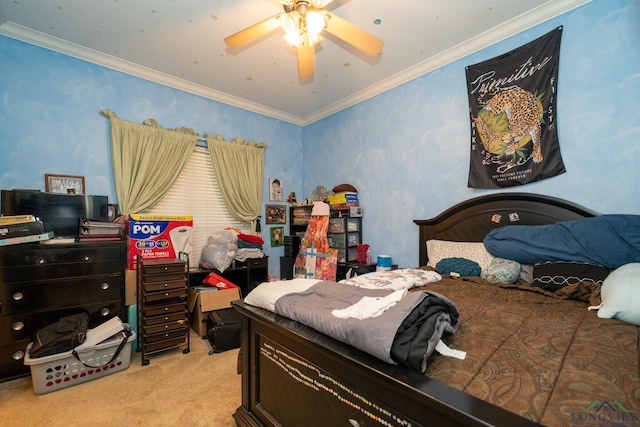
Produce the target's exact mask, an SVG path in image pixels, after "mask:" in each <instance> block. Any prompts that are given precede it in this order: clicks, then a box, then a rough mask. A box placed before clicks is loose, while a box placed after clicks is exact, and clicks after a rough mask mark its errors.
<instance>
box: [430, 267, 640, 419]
mask: <svg viewBox="0 0 640 427" xmlns="http://www.w3.org/2000/svg"><path fill="white" fill-rule="evenodd" d="M581 285H582V284H578V285H575V286H574V288H572V289H570V290H568V291H567V290H565V291H564V293H563V294H558V295H554V294H551V293H549V292H547V293H546V294H545V293H541V292H532V291H531V290H523V289H518V286H516V285H511V286H509V285H505V287H500V286H496V285H490V284H488V283H486V282H484V281H482V280H481V279H480V278H478V277H473V278H460V279H455V278H450V277H448V276H444V277H443V280H442V281H441V282H438V283H431V284H429V285H427V286H425V287H422V288H418V289H428V290H430V291H433V292H437V293H440V294H442V295H444V296H446V297H448V298H449V299H450V300H451V301H453V303H454V304H456V306H457V307H458V309H459V311H460V326H459V329H458V331H457V332H456V333H455V334H454V335H452V336H451V337H450V339H448V340H447V343H448V344H450V345H451V346H452V347H454V348H456V349H459V350H462V351H466V352H467V357H466V359H464V360H459V359H453V358H449V357H439V356H437V355H436V356H433V357H432V358H431V360H430V361H429V363H428V367H427V371H426V375H427V376H428V377H430V378H434V379H436V380H439V381H441V382H444V383H446V384H448V385H450V386H452V387H454V388H456V389H459V390H462V391H464V392H466V393H468V394H471V395H473V396H476V397H478V398H480V399H482V400H485V401H488V402H490V403H493V404H495V405H498V406H500V407H502V408H504V409H506V410H508V411H511V412H514V413H516V414H518V415H521V416H523V417H526V418H528V419H531V420H533V421H536V422H539V423H542V424H544V425H548V426H563V425H566V426H570V425H604V424H606V425H640V327H637V326H634V325H631V324H627V323H624V322H621V321H618V320H614V319H601V318H598V317H597V315H596V313H595V311H588V310H587V307H588V306H589V305H590V304H589V302H588V300H589V299H591V303H593V302H594V299H597V297H598V292H599V289H592V288H589V287H588V286H581ZM523 287H524V288H526V286H523ZM567 297H571V298H578V299H577V300H576V299H566V298H567ZM603 403H605V405H602V404H603ZM592 405H593V406H592Z"/></svg>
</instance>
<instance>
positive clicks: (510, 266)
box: [480, 258, 520, 283]
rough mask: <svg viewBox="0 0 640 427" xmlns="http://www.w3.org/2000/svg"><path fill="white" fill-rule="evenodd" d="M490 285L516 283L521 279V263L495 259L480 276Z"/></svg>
mask: <svg viewBox="0 0 640 427" xmlns="http://www.w3.org/2000/svg"><path fill="white" fill-rule="evenodd" d="M480 277H482V278H483V279H484V280H486V281H487V282H489V283H516V282H517V281H518V279H519V278H520V263H519V262H516V261H512V260H510V259H504V258H494V259H493V261H491V264H489V266H488V267H487V268H486V269H484V270H482V274H481V275H480Z"/></svg>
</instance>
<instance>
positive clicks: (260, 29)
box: [224, 13, 282, 47]
mask: <svg viewBox="0 0 640 427" xmlns="http://www.w3.org/2000/svg"><path fill="white" fill-rule="evenodd" d="M280 15H282V14H281V13H279V14H277V15H275V16H272V17H271V18H267V19H265V20H264V21H261V22H258V23H257V24H253V25H251V26H250V27H247V28H245V29H244V30H240V31H238V32H237V33H235V34H232V35H230V36H229V37H226V38H225V39H224V42H225V43H226V45H227V46H229V47H236V46H240V45H242V44H245V43H249V42H251V41H253V40H255V39H257V38H259V37H262V36H264V35H265V34H267V33H270V32H271V31H273V30H275V29H276V28H280Z"/></svg>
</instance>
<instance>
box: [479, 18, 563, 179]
mask: <svg viewBox="0 0 640 427" xmlns="http://www.w3.org/2000/svg"><path fill="white" fill-rule="evenodd" d="M561 38H562V27H559V28H557V29H554V30H553V31H551V32H549V33H548V34H546V35H544V36H542V37H540V38H538V39H536V40H534V41H532V42H530V43H528V44H526V45H524V46H521V47H519V48H517V49H514V50H512V51H511V52H508V53H506V54H503V55H501V56H498V57H496V58H493V59H490V60H487V61H484V62H481V63H478V64H475V65H470V66H468V67H467V68H466V74H467V89H468V95H469V113H470V116H471V156H470V157H471V162H470V167H469V181H468V186H469V187H472V188H502V187H513V186H516V185H524V184H528V183H531V182H535V181H540V180H542V179H546V178H551V177H554V176H557V175H560V174H563V173H564V172H566V170H565V167H564V163H563V162H562V156H561V155H560V146H559V143H558V133H557V123H556V122H557V120H556V117H557V110H556V98H557V85H558V64H559V61H560V41H561Z"/></svg>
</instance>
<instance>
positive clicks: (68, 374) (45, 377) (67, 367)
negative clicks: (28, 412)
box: [24, 323, 136, 394]
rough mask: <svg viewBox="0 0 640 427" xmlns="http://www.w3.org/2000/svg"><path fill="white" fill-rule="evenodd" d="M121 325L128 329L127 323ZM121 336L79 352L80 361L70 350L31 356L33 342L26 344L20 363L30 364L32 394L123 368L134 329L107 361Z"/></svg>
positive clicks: (49, 390) (89, 379) (125, 367)
mask: <svg viewBox="0 0 640 427" xmlns="http://www.w3.org/2000/svg"><path fill="white" fill-rule="evenodd" d="M124 325H125V327H127V328H129V329H130V330H131V327H130V326H129V325H127V324H126V323H125V324H124ZM122 337H123V335H122V334H118V336H116V337H114V338H110V339H108V340H106V341H103V342H101V343H100V344H96V345H95V346H92V347H89V348H87V349H83V350H82V351H79V352H78V356H79V357H80V359H81V360H82V362H80V361H79V360H78V359H76V358H75V357H74V356H73V353H72V351H71V350H70V351H66V352H64V353H58V354H52V355H51V356H43V357H38V358H35V359H32V358H31V357H30V356H31V354H30V353H31V346H32V345H33V343H30V344H29V345H28V346H27V354H26V356H25V358H24V364H25V365H29V366H30V367H31V380H32V381H33V390H34V391H35V393H36V394H45V393H49V392H52V391H57V390H61V389H63V388H67V387H71V386H74V385H76V384H81V383H84V382H87V381H91V380H94V379H96V378H101V377H105V376H107V375H110V374H113V373H116V372H120V371H124V370H125V369H127V368H128V367H129V363H130V362H131V342H132V341H133V340H135V339H136V333H135V331H133V330H131V336H130V337H129V338H128V339H127V343H126V344H125V345H124V347H123V348H122V350H121V351H120V354H118V356H117V357H116V359H115V360H113V361H112V362H111V363H108V362H109V361H110V360H111V358H112V357H113V355H114V354H115V352H116V351H117V350H118V347H119V346H120V343H121V342H122ZM83 362H84V363H83ZM85 363H86V364H87V365H89V366H86V365H85ZM90 366H91V367H90Z"/></svg>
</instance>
